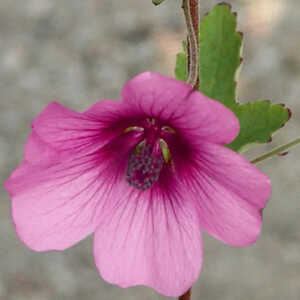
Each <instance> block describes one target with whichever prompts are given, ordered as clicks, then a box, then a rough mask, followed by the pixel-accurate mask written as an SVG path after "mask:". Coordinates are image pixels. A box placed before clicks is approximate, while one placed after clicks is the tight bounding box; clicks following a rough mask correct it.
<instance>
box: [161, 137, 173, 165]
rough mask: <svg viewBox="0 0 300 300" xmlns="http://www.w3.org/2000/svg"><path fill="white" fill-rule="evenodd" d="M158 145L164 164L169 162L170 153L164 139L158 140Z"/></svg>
mask: <svg viewBox="0 0 300 300" xmlns="http://www.w3.org/2000/svg"><path fill="white" fill-rule="evenodd" d="M159 145H160V149H161V152H162V155H163V158H164V160H165V162H166V163H168V162H170V160H171V152H170V149H169V147H168V144H167V143H166V141H165V140H164V139H159Z"/></svg>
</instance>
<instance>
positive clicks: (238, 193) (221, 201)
mask: <svg viewBox="0 0 300 300" xmlns="http://www.w3.org/2000/svg"><path fill="white" fill-rule="evenodd" d="M175 164H176V162H175ZM180 173H181V178H182V181H184V182H183V184H185V185H186V187H187V188H186V198H187V199H191V200H192V201H193V202H194V205H195V207H196V209H197V211H198V213H199V218H200V222H201V226H202V227H203V228H204V229H205V230H206V231H207V232H208V233H209V234H211V235H213V236H214V237H216V238H217V239H219V240H221V241H223V242H224V243H226V244H230V245H232V246H247V245H250V244H252V243H254V242H255V241H256V239H257V238H258V235H259V233H260V230H261V226H262V215H261V209H262V208H264V207H265V205H266V201H267V199H268V197H269V196H270V192H271V185H270V180H269V178H268V177H267V176H266V175H265V174H264V173H262V172H261V171H260V170H258V169H257V168H256V167H255V166H254V165H252V164H250V163H249V162H248V161H247V160H246V159H245V158H243V157H242V156H241V155H239V154H237V153H235V152H233V151H231V150H230V149H227V148H225V147H222V146H220V145H216V144H211V143H203V144H202V151H201V153H200V154H199V155H197V156H196V157H195V158H194V160H193V163H192V164H189V166H185V169H183V168H182V169H181V170H180Z"/></svg>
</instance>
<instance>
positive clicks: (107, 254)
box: [5, 72, 271, 297]
mask: <svg viewBox="0 0 300 300" xmlns="http://www.w3.org/2000/svg"><path fill="white" fill-rule="evenodd" d="M238 132H239V123H238V120H237V118H236V117H235V116H234V114H233V113H232V112H231V111H230V110H228V109H227V108H225V107H224V106H223V105H222V104H220V103H218V102H217V101H214V100H211V99H209V98H207V97H206V96H204V95H202V94H201V93H199V92H197V91H194V90H192V89H191V87H190V86H189V85H187V84H185V83H183V82H180V81H177V80H175V79H171V78H166V77H164V76H161V75H159V74H156V73H152V72H146V73H143V74H141V75H138V76H137V77H135V78H134V79H132V80H131V81H130V82H129V83H127V84H126V85H125V87H124V88H123V91H122V101H120V102H118V101H114V100H102V101H99V102H98V103H96V104H95V105H93V106H92V107H91V108H90V109H89V110H87V111H85V112H83V113H77V112H74V111H71V110H69V109H67V108H65V107H63V106H61V105H60V104H58V103H55V102H53V103H51V104H49V105H48V106H47V107H46V108H45V109H44V110H43V111H42V112H41V113H40V115H39V116H38V117H37V118H36V119H35V120H34V121H33V123H32V132H31V135H30V137H29V138H28V141H27V144H26V147H25V154H24V161H23V162H22V163H21V165H20V166H19V167H18V168H17V169H16V170H15V171H14V172H13V174H12V175H11V177H10V178H9V179H8V180H7V181H6V183H5V188H6V189H7V191H8V192H9V193H10V195H11V198H12V217H13V220H14V223H15V228H16V232H17V234H18V235H19V237H20V239H21V240H22V241H23V242H24V243H25V244H26V245H27V246H28V247H29V248H31V249H33V250H36V251H47V250H63V249H66V248H68V247H71V246H72V245H74V244H76V243H77V242H78V241H80V240H82V239H83V238H85V237H86V236H87V235H89V234H91V233H93V232H95V240H94V256H95V262H96V265H97V267H98V269H99V272H100V274H101V276H102V277H103V278H104V279H105V280H107V281H108V282H110V283H113V284H117V285H119V286H121V287H128V286H132V285H147V286H150V287H152V288H154V289H155V290H156V291H158V292H160V293H162V294H165V295H167V296H174V297H177V296H179V295H181V294H183V293H184V292H185V291H186V290H188V289H189V288H190V287H191V286H192V285H193V283H194V282H195V280H196V279H197V277H198V276H199V273H200V269H201V263H202V239H201V230H206V231H207V232H208V233H209V234H211V235H212V236H214V237H215V238H217V239H218V240H221V241H223V242H224V243H226V244H229V245H232V246H247V245H250V244H252V243H253V242H255V240H256V239H257V237H258V235H259V232H260V230H261V226H262V215H261V211H262V209H263V208H264V207H265V204H266V201H267V199H268V197H269V195H270V190H271V188H270V181H269V179H268V177H267V176H266V175H265V174H263V173H262V172H261V171H260V170H258V169H257V168H256V167H255V166H254V165H252V164H250V163H249V162H248V161H247V160H246V159H245V158H244V157H243V156H241V155H239V154H237V153H235V152H233V151H231V150H230V149H228V148H226V147H224V146H223V145H224V144H227V143H230V142H231V141H232V140H233V139H234V138H235V137H236V135H237V134H238Z"/></svg>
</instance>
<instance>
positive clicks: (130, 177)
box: [126, 118, 174, 190]
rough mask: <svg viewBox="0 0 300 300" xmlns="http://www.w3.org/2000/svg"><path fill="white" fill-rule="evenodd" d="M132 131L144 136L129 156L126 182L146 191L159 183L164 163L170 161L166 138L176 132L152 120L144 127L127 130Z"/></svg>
mask: <svg viewBox="0 0 300 300" xmlns="http://www.w3.org/2000/svg"><path fill="white" fill-rule="evenodd" d="M131 130H134V131H135V130H137V131H140V132H142V134H141V142H139V143H138V144H137V146H136V147H135V148H134V149H133V150H132V152H131V153H130V155H129V160H128V168H127V173H126V180H127V182H128V183H129V184H130V185H132V186H134V187H135V188H137V189H139V190H146V189H148V188H151V187H152V186H153V185H154V184H155V182H157V181H158V179H159V176H160V173H161V170H162V168H163V165H164V163H168V162H169V160H170V157H169V156H170V151H169V149H168V146H167V143H166V142H165V140H164V138H165V136H166V135H168V134H170V132H171V134H173V133H174V132H172V129H171V128H170V127H166V126H161V124H160V123H159V121H157V120H155V119H152V118H151V119H147V120H146V121H145V122H143V123H142V126H139V127H130V128H128V129H126V132H128V131H131ZM170 130H171V131H170Z"/></svg>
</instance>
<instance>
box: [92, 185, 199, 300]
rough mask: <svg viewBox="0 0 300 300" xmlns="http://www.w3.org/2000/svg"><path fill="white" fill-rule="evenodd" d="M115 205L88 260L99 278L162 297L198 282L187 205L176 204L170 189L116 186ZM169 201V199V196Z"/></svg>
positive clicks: (195, 228)
mask: <svg viewBox="0 0 300 300" xmlns="http://www.w3.org/2000/svg"><path fill="white" fill-rule="evenodd" d="M116 189H117V190H118V195H115V196H114V197H115V198H118V200H119V201H118V202H119V206H118V208H117V209H115V210H114V213H113V214H112V215H111V216H110V217H108V218H101V220H102V221H103V222H101V223H100V224H99V227H98V228H97V230H96V233H95V241H94V256H95V262H96V265H97V267H98V270H99V272H100V274H101V276H102V277H103V278H104V279H105V280H106V281H108V282H110V283H112V284H117V285H119V286H121V287H129V286H135V285H146V286H150V287H152V288H154V289H155V290H156V291H157V292H159V293H162V294H164V295H166V296H173V297H178V296H180V295H182V294H184V293H185V292H186V291H187V290H188V289H189V288H190V287H191V286H192V285H193V283H194V282H195V280H196V279H197V278H198V276H199V273H200V269H201V264H202V238H201V232H200V229H199V224H198V221H197V218H196V215H195V213H194V211H193V210H191V208H190V207H188V203H181V205H179V204H178V202H177V201H176V197H178V195H176V186H175V187H174V189H173V193H172V190H169V191H166V190H165V193H163V192H162V190H163V189H161V188H153V189H152V190H146V191H138V190H135V189H134V188H132V187H130V186H129V185H128V184H127V183H126V182H125V181H124V183H123V184H120V185H119V186H118V187H116ZM172 197H174V198H172Z"/></svg>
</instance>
